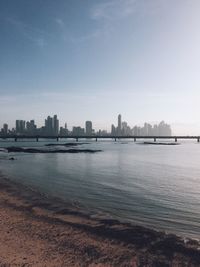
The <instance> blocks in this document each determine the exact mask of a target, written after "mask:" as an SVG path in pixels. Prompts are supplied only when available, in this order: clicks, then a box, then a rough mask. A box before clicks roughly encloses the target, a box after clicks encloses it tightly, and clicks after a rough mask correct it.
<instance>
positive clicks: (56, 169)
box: [0, 139, 200, 239]
mask: <svg viewBox="0 0 200 267" xmlns="http://www.w3.org/2000/svg"><path fill="white" fill-rule="evenodd" d="M149 141H152V140H149ZM157 141H159V140H157ZM68 142H74V143H75V144H77V142H76V141H71V140H70V141H69V140H63V141H62V142H61V141H59V142H56V141H55V140H42V139H41V140H39V142H36V141H35V140H22V141H17V142H14V141H6V140H1V141H0V148H6V147H11V146H18V147H24V148H36V147H37V148H40V149H44V148H45V149H49V148H48V146H46V145H47V144H50V143H51V144H56V146H54V147H53V149H59V148H60V149H70V148H71V147H64V146H62V145H63V144H65V143H68ZM170 142H171V141H170ZM51 149H52V148H51ZM74 149H95V150H96V149H97V150H101V151H100V152H97V153H46V154H41V153H36V154H32V153H19V152H12V153H8V152H7V151H6V150H2V149H1V151H0V173H2V174H3V175H4V176H5V177H8V178H9V179H10V180H11V181H17V182H19V183H22V184H24V185H26V186H29V187H32V188H34V190H38V191H39V192H41V193H44V194H47V195H48V196H52V197H58V198H61V199H63V200H64V201H66V202H70V203H78V204H79V205H80V206H81V207H82V208H83V209H87V210H90V211H92V212H93V213H96V214H98V215H99V216H105V217H111V218H115V219H118V220H120V221H124V222H131V223H133V224H136V225H142V226H145V227H149V228H153V229H155V230H161V231H166V232H167V233H174V234H177V235H179V236H182V237H191V238H195V239H200V143H197V141H196V140H192V141H184V140H178V145H154V144H144V142H143V140H140V141H138V142H134V141H133V140H123V139H120V140H117V141H116V142H115V141H114V140H101V139H99V140H98V141H97V142H96V141H95V140H92V139H87V140H84V139H83V140H80V141H79V142H78V145H77V146H76V147H74ZM11 157H13V158H14V159H15V160H9V158H11Z"/></svg>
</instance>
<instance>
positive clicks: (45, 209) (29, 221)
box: [0, 177, 200, 267]
mask: <svg viewBox="0 0 200 267" xmlns="http://www.w3.org/2000/svg"><path fill="white" fill-rule="evenodd" d="M0 240H1V242H0V266H2V267H8V266H24V267H25V266H37V267H46V266H48V267H61V266H63V267H64V266H66V267H67V266H69V267H72V266H81V267H84V266H90V267H92V266H98V267H100V266H132V267H143V266H144V267H150V266H151V267H182V266H183V267H186V266H190V267H194V266H195V267H196V266H200V250H199V247H200V246H199V243H198V242H197V241H192V240H190V241H188V242H187V243H186V242H184V241H183V240H182V239H181V238H178V237H176V236H175V235H166V234H165V233H163V232H156V231H154V230H151V229H147V228H144V227H139V226H134V225H131V224H125V223H120V222H119V221H116V220H112V219H105V218H104V219H102V218H100V217H99V218H98V217H97V216H94V214H93V215H92V214H89V212H85V211H83V210H81V208H79V207H76V206H75V205H71V204H69V203H65V202H63V201H61V200H59V199H52V198H51V199H50V198H48V197H46V196H42V195H41V194H39V193H38V192H34V191H33V190H31V189H29V188H27V187H25V186H22V185H19V184H17V183H14V182H10V181H9V180H8V179H6V178H4V177H1V178H0Z"/></svg>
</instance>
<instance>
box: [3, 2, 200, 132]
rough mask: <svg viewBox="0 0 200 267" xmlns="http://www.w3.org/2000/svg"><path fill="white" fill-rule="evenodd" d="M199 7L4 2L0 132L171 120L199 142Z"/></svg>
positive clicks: (174, 127)
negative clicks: (32, 124)
mask: <svg viewBox="0 0 200 267" xmlns="http://www.w3.org/2000/svg"><path fill="white" fill-rule="evenodd" d="M199 14H200V1H199V0H56V1H55V0H36V1H35V0H17V1H16V0H0V127H2V124H3V123H5V122H8V124H9V126H10V127H13V126H14V125H15V120H16V119H23V120H30V119H35V121H36V123H37V124H38V125H39V126H40V125H42V124H43V123H44V119H45V118H46V117H47V116H48V115H54V114H57V115H58V117H59V119H60V122H61V124H63V125H64V123H65V122H67V124H68V126H69V128H70V127H72V126H73V125H74V126H76V125H81V126H84V123H85V121H86V120H92V122H93V127H94V128H95V129H99V128H104V129H107V130H109V129H110V125H111V124H112V123H115V124H116V123H117V115H118V114H119V113H121V114H122V119H123V120H125V121H127V122H128V124H129V125H130V126H134V125H136V124H137V125H142V124H143V123H144V122H149V123H158V122H159V121H161V120H165V121H166V122H167V123H170V124H171V125H172V130H173V133H174V134H185V135H187V134H200V105H199V103H200V75H199V71H200V30H199V29H200V16H199Z"/></svg>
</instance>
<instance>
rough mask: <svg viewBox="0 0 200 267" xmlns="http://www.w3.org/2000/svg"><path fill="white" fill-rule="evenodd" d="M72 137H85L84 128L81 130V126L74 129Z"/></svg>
mask: <svg viewBox="0 0 200 267" xmlns="http://www.w3.org/2000/svg"><path fill="white" fill-rule="evenodd" d="M72 135H75V136H82V135H84V128H81V127H80V126H77V127H73V129H72Z"/></svg>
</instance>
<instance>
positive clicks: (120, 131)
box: [117, 114, 122, 135]
mask: <svg viewBox="0 0 200 267" xmlns="http://www.w3.org/2000/svg"><path fill="white" fill-rule="evenodd" d="M117 133H118V135H121V133H122V116H121V114H119V115H118V127H117Z"/></svg>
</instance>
